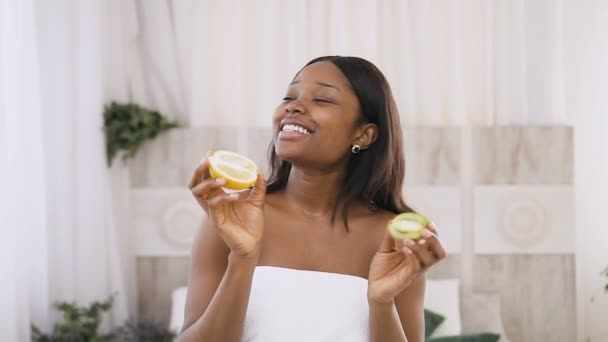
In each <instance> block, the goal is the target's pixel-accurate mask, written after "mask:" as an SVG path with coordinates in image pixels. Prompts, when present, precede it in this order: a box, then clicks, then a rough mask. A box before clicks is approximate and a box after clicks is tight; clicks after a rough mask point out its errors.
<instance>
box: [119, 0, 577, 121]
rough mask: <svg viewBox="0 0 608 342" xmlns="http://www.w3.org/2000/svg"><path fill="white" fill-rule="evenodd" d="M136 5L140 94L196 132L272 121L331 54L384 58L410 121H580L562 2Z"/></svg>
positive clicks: (270, 0) (240, 0) (245, 0)
mask: <svg viewBox="0 0 608 342" xmlns="http://www.w3.org/2000/svg"><path fill="white" fill-rule="evenodd" d="M128 3H129V4H130V5H129V6H125V7H128V8H129V11H128V13H129V15H127V16H125V17H123V19H126V20H127V22H126V23H127V25H128V26H129V28H130V30H128V31H126V34H127V35H129V36H130V37H132V38H133V39H132V41H131V42H132V44H130V45H129V47H128V50H129V53H128V60H129V63H130V65H129V67H128V69H129V73H130V79H131V82H130V83H131V85H132V86H133V88H132V89H131V93H132V95H133V98H134V99H136V100H138V101H139V102H142V103H145V104H148V105H150V106H153V107H155V108H158V109H160V110H161V111H162V112H164V113H166V114H167V115H168V116H170V117H175V118H178V119H179V120H180V121H181V122H182V123H183V124H185V125H190V126H201V125H236V126H251V125H254V126H269V125H270V115H271V113H272V111H273V109H274V108H275V106H276V105H277V104H278V102H279V101H280V99H281V98H282V96H283V93H284V91H285V87H286V85H287V84H288V82H289V81H290V79H291V77H293V75H294V74H295V72H297V70H299V68H300V67H302V66H303V65H304V64H305V63H306V62H307V61H309V60H310V59H312V58H314V57H317V56H321V55H328V54H340V55H356V56H361V57H364V58H367V59H369V60H371V61H372V62H374V63H376V64H377V65H378V66H379V67H380V69H381V70H383V71H384V73H385V74H386V76H387V78H388V79H389V81H390V83H391V85H392V87H393V91H394V93H395V96H396V98H397V101H398V104H399V107H400V109H401V115H402V118H403V121H404V122H405V123H406V124H413V125H463V124H499V125H500V124H571V120H570V118H568V117H567V115H566V111H565V103H564V82H563V80H564V68H563V46H562V45H563V44H562V41H563V34H562V31H563V15H564V13H563V10H562V7H563V5H562V2H561V1H560V0H536V1H525V0H511V1H501V0H460V1H442V0H407V1H405V0H404V1H401V0H330V1H327V0H288V1H284V0H259V1H249V0H227V1H214V0H204V1H194V0H180V1H170V0H153V1H142V0H131V1H129V2H128ZM123 6H124V5H123Z"/></svg>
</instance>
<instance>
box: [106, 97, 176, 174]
mask: <svg viewBox="0 0 608 342" xmlns="http://www.w3.org/2000/svg"><path fill="white" fill-rule="evenodd" d="M103 117H104V128H103V129H104V133H105V137H106V157H107V162H108V166H111V165H112V161H113V160H114V157H115V156H116V155H117V154H118V153H120V152H123V160H126V159H128V158H133V157H134V156H135V154H136V153H137V151H138V150H139V148H140V147H141V146H142V144H143V143H144V142H146V141H147V140H151V139H154V138H155V137H156V136H157V135H158V134H160V133H162V132H165V131H167V130H169V129H171V128H175V127H177V123H176V122H173V121H169V120H168V119H167V118H165V117H164V116H163V115H162V114H161V113H159V112H158V111H155V110H151V109H148V108H144V107H142V106H139V105H137V104H135V103H117V102H112V103H110V104H109V105H106V106H105V107H104V112H103Z"/></svg>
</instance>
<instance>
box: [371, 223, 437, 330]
mask: <svg viewBox="0 0 608 342" xmlns="http://www.w3.org/2000/svg"><path fill="white" fill-rule="evenodd" d="M436 232H437V229H436V227H435V226H434V225H433V224H432V223H431V224H429V225H428V226H427V229H425V230H424V231H423V232H422V236H423V239H421V240H419V241H417V242H415V241H413V240H411V239H404V240H403V241H402V242H400V243H398V249H399V250H397V248H396V246H395V241H394V240H393V239H392V238H391V236H390V234H388V233H386V232H385V235H384V239H383V241H382V243H381V245H380V248H379V249H378V252H377V253H376V255H375V256H374V258H373V259H372V263H371V265H370V274H369V284H368V301H369V303H370V337H371V341H373V342H379V341H382V342H389V341H394V342H397V341H399V342H403V341H407V342H422V341H424V291H425V286H426V278H425V271H426V270H427V269H428V268H429V267H431V266H432V265H434V264H436V263H437V262H439V261H440V260H441V259H443V258H444V257H445V250H444V249H443V246H442V245H441V242H440V241H439V239H438V238H437V235H436Z"/></svg>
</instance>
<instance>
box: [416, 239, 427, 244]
mask: <svg viewBox="0 0 608 342" xmlns="http://www.w3.org/2000/svg"><path fill="white" fill-rule="evenodd" d="M425 243H426V240H425V239H421V240H418V244H419V245H424V244H425Z"/></svg>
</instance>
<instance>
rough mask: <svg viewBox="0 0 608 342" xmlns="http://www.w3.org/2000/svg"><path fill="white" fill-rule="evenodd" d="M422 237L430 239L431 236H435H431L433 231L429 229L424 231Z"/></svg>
mask: <svg viewBox="0 0 608 342" xmlns="http://www.w3.org/2000/svg"><path fill="white" fill-rule="evenodd" d="M422 236H424V237H425V238H427V239H428V238H430V237H431V236H433V234H431V231H430V230H428V229H425V230H423V231H422Z"/></svg>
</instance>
